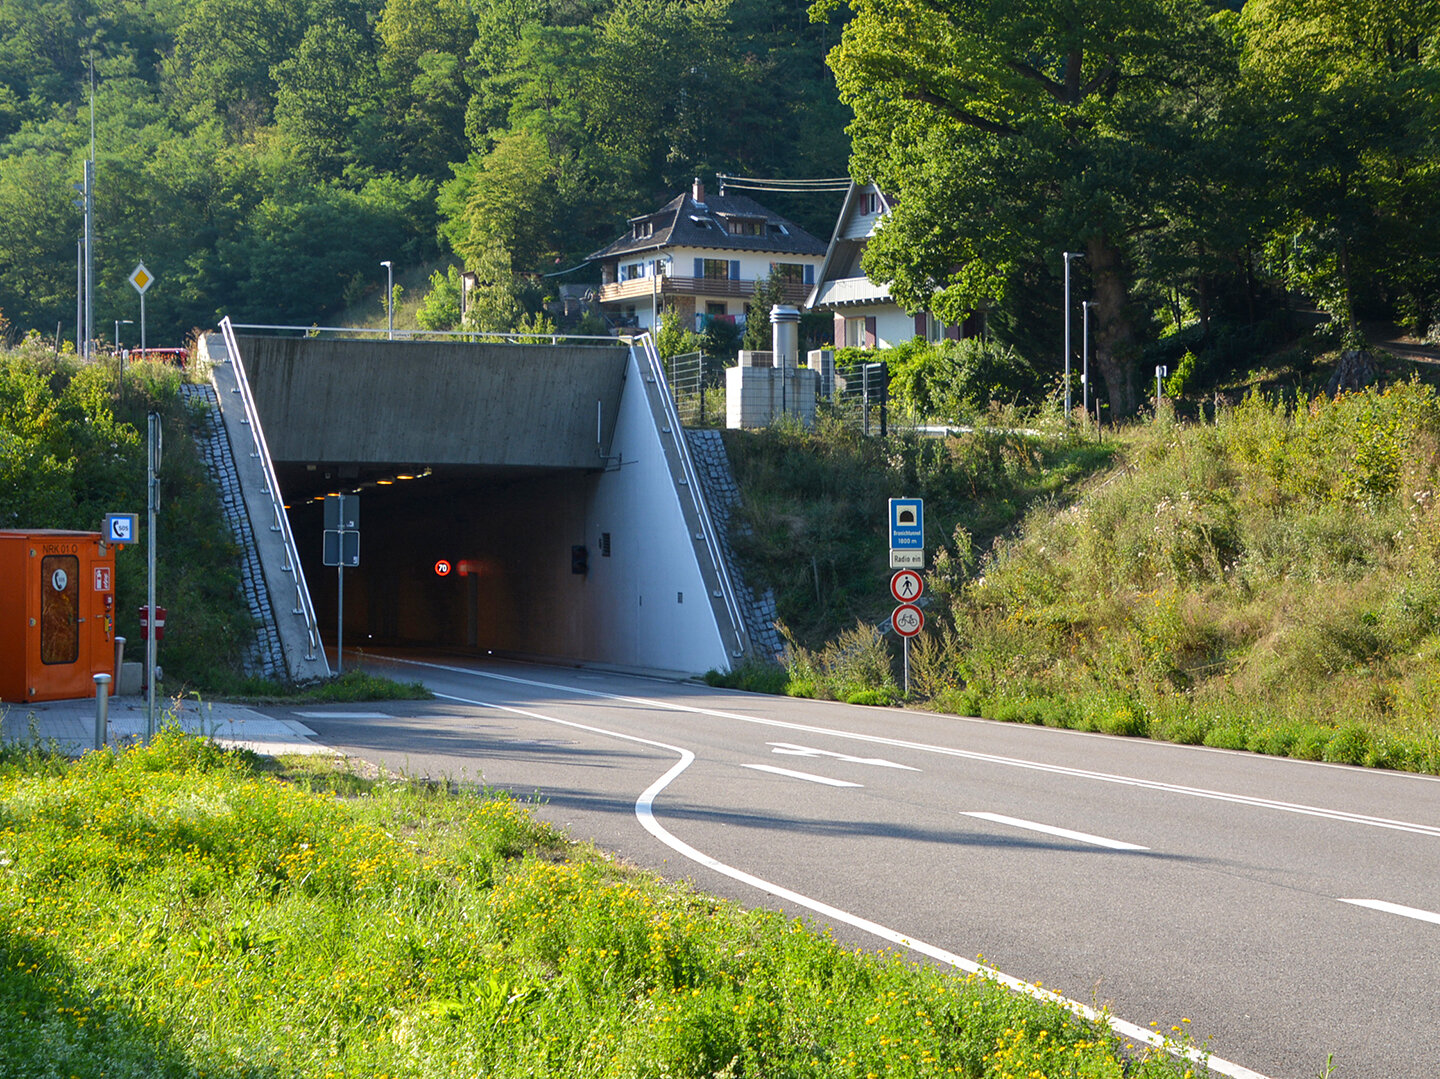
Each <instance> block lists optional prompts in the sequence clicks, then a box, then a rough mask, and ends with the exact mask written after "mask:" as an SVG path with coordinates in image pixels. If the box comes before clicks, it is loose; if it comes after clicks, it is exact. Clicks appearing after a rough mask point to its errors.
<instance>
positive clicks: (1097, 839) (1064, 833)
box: [965, 813, 1150, 850]
mask: <svg viewBox="0 0 1440 1079" xmlns="http://www.w3.org/2000/svg"><path fill="white" fill-rule="evenodd" d="M965 816H967V817H975V818H976V819H978V820H988V821H991V822H992V823H994V824H1008V825H1009V826H1010V827H1012V828H1023V829H1025V830H1026V831H1029V832H1043V833H1044V834H1045V835H1053V836H1059V837H1060V838H1061V839H1073V840H1075V842H1077V843H1089V844H1090V845H1091V846H1093V847H1107V848H1109V849H1110V850H1149V849H1150V848H1149V847H1142V846H1139V845H1138V844H1136V843H1123V842H1121V841H1120V840H1118V839H1106V838H1105V837H1104V836H1103V835H1091V834H1090V833H1089V832H1076V831H1073V830H1071V829H1069V828H1056V827H1055V826H1054V825H1053V824H1037V823H1036V822H1035V821H1033V820H1021V819H1020V818H1019V817H1007V816H1005V815H1004V814H1002V813H966V814H965Z"/></svg>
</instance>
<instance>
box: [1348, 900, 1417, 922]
mask: <svg viewBox="0 0 1440 1079" xmlns="http://www.w3.org/2000/svg"><path fill="white" fill-rule="evenodd" d="M1340 902H1342V903H1349V904H1350V905H1351V906H1355V907H1369V908H1370V909H1371V910H1378V911H1382V912H1383V913H1385V914H1398V915H1400V917H1402V918H1414V919H1415V920H1416V921H1417V922H1433V923H1434V924H1435V925H1440V914H1436V913H1435V912H1434V911H1432V910H1420V909H1419V908H1418V907H1402V906H1401V905H1400V904H1399V903H1387V902H1385V900H1383V899H1342V900H1340Z"/></svg>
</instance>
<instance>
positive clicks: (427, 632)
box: [276, 464, 625, 660]
mask: <svg viewBox="0 0 1440 1079" xmlns="http://www.w3.org/2000/svg"><path fill="white" fill-rule="evenodd" d="M276 471H277V475H278V478H279V480H280V486H281V490H282V491H283V492H284V494H285V497H286V504H287V506H288V512H289V518H290V524H291V529H292V530H293V532H294V534H295V542H296V545H297V547H298V549H299V551H300V558H301V565H302V567H303V569H304V571H305V577H306V580H307V582H308V584H309V589H310V595H311V599H312V602H313V604H314V607H315V611H316V615H317V618H318V620H319V623H320V627H321V631H322V635H323V636H324V638H325V639H326V641H327V642H328V643H329V644H330V645H331V646H332V647H333V645H334V643H335V639H336V636H337V626H338V618H339V596H340V581H339V574H340V570H339V569H338V568H337V567H334V566H326V565H324V564H323V555H322V552H323V534H324V527H325V516H324V505H323V502H324V498H325V496H326V495H328V494H334V493H342V492H343V493H344V494H346V495H348V496H354V497H356V498H358V499H359V533H360V541H359V552H360V564H359V566H358V567H355V568H347V569H345V570H344V585H343V587H344V614H343V617H344V642H345V645H346V647H347V648H350V647H364V646H365V644H367V643H371V644H375V645H396V644H410V645H415V644H424V645H434V646H442V647H447V648H459V649H473V650H475V651H476V652H479V653H487V652H493V653H496V654H502V655H506V654H508V655H526V656H544V657H550V658H558V659H580V660H583V659H587V658H592V657H594V656H595V655H597V654H599V653H600V652H601V651H602V649H600V647H599V644H598V642H597V641H595V640H594V639H593V638H594V634H596V633H597V632H604V631H605V630H606V629H607V624H610V625H609V626H608V628H610V629H611V630H612V631H613V629H614V628H615V627H614V626H613V623H614V622H615V621H616V619H617V618H620V619H623V616H624V614H625V612H624V611H623V610H620V611H615V610H613V609H612V610H608V611H607V612H605V617H602V618H597V617H595V616H594V615H595V612H594V611H592V610H591V608H592V607H594V606H595V604H594V603H593V602H591V599H592V597H591V596H590V595H589V594H588V593H593V592H594V591H595V589H594V587H593V586H594V584H595V582H594V581H593V580H592V576H594V575H595V574H596V572H597V571H603V569H605V568H608V567H604V566H602V565H601V559H602V558H603V557H605V556H603V555H602V552H601V550H600V547H601V538H602V533H605V532H608V531H610V530H611V529H612V525H611V523H610V522H606V521H603V520H599V519H598V517H599V514H600V511H599V510H597V508H596V501H595V498H594V490H595V483H596V475H597V472H587V471H583V470H578V469H539V468H514V467H510V468H495V467H479V466H438V467H426V466H424V465H415V466H402V465H388V466H378V465H365V466H360V467H356V466H349V467H346V466H336V465H323V464H322V465H306V464H285V465H280V464H277V467H276ZM616 530H618V529H616ZM577 547H578V548H583V549H584V551H585V558H584V560H583V562H584V569H585V572H583V573H577V572H575V570H576V569H577V568H578V567H577V564H576V561H575V559H574V557H573V555H574V552H573V550H572V549H573V548H577ZM606 606H607V607H613V606H614V605H613V604H607V605H606ZM622 606H623V605H622Z"/></svg>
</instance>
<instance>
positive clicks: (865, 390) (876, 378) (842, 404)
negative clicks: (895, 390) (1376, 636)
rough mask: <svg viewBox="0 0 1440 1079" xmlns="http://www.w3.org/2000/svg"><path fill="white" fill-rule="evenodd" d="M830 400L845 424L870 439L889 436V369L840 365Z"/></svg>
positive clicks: (864, 365)
mask: <svg viewBox="0 0 1440 1079" xmlns="http://www.w3.org/2000/svg"><path fill="white" fill-rule="evenodd" d="M822 392H823V390H822ZM830 400H831V402H832V403H833V405H834V408H835V411H836V413H837V415H839V417H840V418H841V420H842V421H843V422H845V423H847V424H852V425H853V426H855V427H858V428H859V429H860V430H861V431H862V432H864V433H865V434H867V435H880V436H882V437H883V436H884V435H886V434H887V433H888V429H889V427H890V421H891V414H890V413H891V409H890V367H889V365H888V364H884V363H856V364H848V365H837V366H836V368H835V386H834V392H833V394H832V395H831V397H830Z"/></svg>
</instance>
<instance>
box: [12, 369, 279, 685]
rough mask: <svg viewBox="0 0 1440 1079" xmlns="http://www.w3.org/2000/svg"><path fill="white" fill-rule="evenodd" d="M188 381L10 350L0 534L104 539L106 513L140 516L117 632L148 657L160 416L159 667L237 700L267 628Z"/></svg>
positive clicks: (174, 373) (171, 373) (119, 580)
mask: <svg viewBox="0 0 1440 1079" xmlns="http://www.w3.org/2000/svg"><path fill="white" fill-rule="evenodd" d="M182 378H183V376H182V373H181V372H180V371H178V370H177V369H176V368H174V367H170V366H168V365H165V364H158V363H138V364H131V365H128V366H127V367H126V369H125V373H124V379H123V386H122V384H121V380H120V377H119V374H118V372H117V369H116V365H115V364H114V362H113V361H112V362H110V363H82V362H79V361H77V360H76V358H75V357H74V356H73V355H72V356H68V357H57V356H56V355H55V354H53V353H52V352H50V351H49V349H47V348H45V347H43V346H41V345H40V344H39V343H38V342H35V341H30V342H27V343H26V344H24V345H22V346H21V347H20V348H16V349H13V350H9V351H5V350H0V528H6V529H15V528H19V529H36V528H60V529H71V530H77V531H84V532H98V531H99V530H100V525H101V521H102V520H103V518H104V516H105V514H107V513H136V514H139V515H140V520H141V534H140V541H139V542H137V543H133V544H128V545H125V546H124V547H123V548H121V549H120V550H119V551H118V552H117V553H116V556H115V606H116V612H115V632H116V634H117V635H118V636H121V637H124V638H125V639H126V641H127V642H128V643H127V646H126V648H127V652H128V653H129V655H130V657H131V658H135V657H137V656H138V655H139V654H140V651H141V649H142V647H143V645H142V642H141V639H140V619H139V608H140V606H141V605H142V604H144V603H145V597H146V573H147V571H146V562H147V557H148V556H147V549H146V545H147V544H148V543H149V541H150V538H149V534H148V531H149V530H148V528H147V527H146V525H145V519H146V518H145V514H146V495H145V472H146V466H145V455H146V439H147V429H148V421H147V419H146V416H147V414H148V413H150V412H155V413H157V414H158V415H159V416H160V418H161V428H162V437H161V442H162V446H163V454H162V459H161V464H160V470H159V476H160V503H159V510H158V518H157V524H156V533H157V536H158V541H157V545H156V601H157V603H158V605H159V606H162V607H165V608H166V610H167V612H168V615H167V626H166V634H165V640H164V642H163V643H162V644H161V645H160V647H159V662H160V664H161V666H162V667H163V668H164V669H165V674H166V685H167V688H172V689H175V690H177V691H181V690H183V689H185V688H187V687H190V688H193V687H195V686H197V685H198V686H201V687H204V688H207V689H216V688H219V687H222V686H223V687H225V688H228V689H234V688H236V687H237V686H238V685H239V683H240V681H241V677H240V674H239V672H240V670H241V668H242V666H243V659H244V655H245V650H246V648H247V647H248V646H249V644H250V642H251V641H252V640H253V639H254V636H255V626H254V622H253V619H252V617H251V615H250V612H249V609H248V608H247V607H246V605H245V602H244V599H243V597H242V596H241V593H240V568H239V566H240V562H239V550H238V548H237V547H236V545H235V541H234V539H233V537H232V536H231V534H230V531H229V528H228V527H227V526H226V524H225V522H224V520H223V518H222V516H221V512H220V500H219V495H218V494H217V492H216V490H215V487H214V485H213V484H212V483H211V481H210V477H209V476H208V474H207V473H206V471H205V468H204V465H203V463H202V462H201V460H200V458H199V455H198V454H197V452H196V449H195V445H194V441H193V438H192V426H193V421H194V419H195V417H194V416H192V414H191V412H190V406H187V404H186V402H185V400H184V399H183V397H182V396H181V391H180V386H181V381H182Z"/></svg>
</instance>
